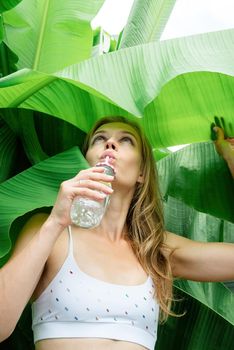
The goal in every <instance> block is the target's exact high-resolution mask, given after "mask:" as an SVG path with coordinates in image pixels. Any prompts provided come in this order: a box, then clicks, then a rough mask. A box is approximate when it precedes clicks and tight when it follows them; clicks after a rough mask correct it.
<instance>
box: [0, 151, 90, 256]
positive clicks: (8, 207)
mask: <svg viewBox="0 0 234 350" xmlns="http://www.w3.org/2000/svg"><path fill="white" fill-rule="evenodd" d="M86 167H87V162H86V161H85V159H84V158H83V156H82V155H81V153H80V151H79V148H78V147H74V148H72V149H71V150H68V151H65V152H64V153H60V154H58V155H57V156H55V157H52V158H49V159H46V160H44V161H42V162H40V163H38V164H37V165H35V166H33V167H31V168H30V169H28V170H25V171H24V172H22V173H20V174H18V175H16V176H15V177H13V178H11V179H10V180H8V181H5V182H4V183H2V184H1V185H0V197H1V202H0V207H1V209H2V210H1V223H0V237H1V238H0V240H1V244H0V257H3V256H4V255H5V254H6V253H7V252H8V251H9V250H10V248H11V240H10V237H9V230H10V226H11V224H12V223H13V222H14V220H16V219H17V218H18V217H21V216H22V215H24V214H27V213H28V212H31V211H33V210H35V209H37V208H41V207H50V206H53V203H54V200H55V198H56V194H57V191H58V188H59V185H60V183H61V182H62V181H64V180H66V179H68V178H70V177H72V176H74V175H75V174H76V173H77V172H78V171H79V170H81V169H83V168H86ZM15 230H16V232H17V225H16V226H15ZM16 232H13V233H12V235H13V236H12V237H13V240H14V237H15V234H16Z"/></svg>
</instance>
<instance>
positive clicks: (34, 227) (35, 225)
mask: <svg viewBox="0 0 234 350" xmlns="http://www.w3.org/2000/svg"><path fill="white" fill-rule="evenodd" d="M48 216H49V214H47V213H36V214H34V215H32V216H31V217H30V218H29V219H28V220H27V221H26V223H25V225H24V226H23V228H22V230H21V231H20V232H19V235H18V237H17V241H16V244H15V246H14V250H13V252H12V255H11V258H12V257H14V256H15V255H17V254H18V253H19V252H20V251H22V250H23V249H24V247H25V246H26V245H27V244H28V243H29V242H30V241H31V239H32V238H33V237H34V236H35V234H36V233H37V232H38V231H39V230H40V227H41V226H42V225H43V223H44V222H45V221H46V219H47V218H48Z"/></svg>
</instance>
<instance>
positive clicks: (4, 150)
mask: <svg viewBox="0 0 234 350" xmlns="http://www.w3.org/2000/svg"><path fill="white" fill-rule="evenodd" d="M17 145H18V142H17V138H16V135H15V134H14V133H13V132H12V130H11V129H10V128H9V127H8V125H7V124H6V123H5V122H4V121H3V119H2V118H1V117H0V164H1V171H0V182H3V181H5V180H6V179H8V178H9V177H10V176H12V175H13V172H12V169H13V168H14V165H15V162H16V159H17V158H16V156H17Z"/></svg>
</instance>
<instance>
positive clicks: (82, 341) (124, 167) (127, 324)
mask: <svg viewBox="0 0 234 350" xmlns="http://www.w3.org/2000/svg"><path fill="white" fill-rule="evenodd" d="M216 131H217V133H218V139H217V141H216V148H217V150H218V152H219V153H220V154H222V155H223V156H224V157H225V159H226V161H227V163H228V166H229V168H230V170H231V172H232V175H233V176H234V166H233V165H234V154H233V152H234V151H233V149H232V145H231V143H230V142H229V141H227V140H224V136H223V134H222V130H221V129H219V128H217V129H216ZM84 153H85V156H86V159H87V161H88V162H89V164H90V166H91V167H90V168H89V169H87V170H82V171H80V172H79V173H78V174H77V175H76V176H75V177H74V178H72V179H70V180H68V181H65V182H63V183H62V184H61V187H60V190H59V193H58V196H57V200H56V202H55V205H54V207H53V209H52V211H51V213H50V215H46V214H37V215H35V216H33V217H32V218H31V219H30V220H29V221H28V222H27V223H26V225H25V227H24V228H23V230H22V232H21V234H20V236H19V239H18V241H17V243H16V246H15V250H14V253H13V255H12V257H11V259H10V260H9V261H8V263H7V264H6V265H5V266H4V267H3V268H2V269H1V271H0V300H1V301H3V300H4V302H2V303H1V304H2V305H1V310H0V339H1V340H3V339H5V338H6V337H8V336H9V335H10V333H11V332H12V331H13V329H14V327H15V325H16V323H17V321H18V319H19V317H20V315H21V313H22V311H23V309H24V307H25V305H26V303H27V302H28V301H29V299H31V300H32V302H33V304H32V310H33V331H34V341H35V344H36V349H37V350H47V349H50V350H52V349H56V350H60V349H63V350H71V349H77V350H86V349H93V350H100V349H102V350H103V349H112V350H115V349H116V350H140V349H141V350H142V349H154V345H155V342H156V330H157V324H158V319H159V308H160V310H161V319H164V320H165V319H166V317H167V315H168V314H170V303H171V300H172V278H173V277H180V278H186V279H191V280H196V281H225V280H231V279H234V270H233V264H234V245H233V244H220V243H200V242H194V241H191V240H188V239H186V238H183V237H180V236H177V235H175V234H173V233H170V232H165V230H164V223H163V215H162V208H161V203H160V195H159V191H158V185H157V182H156V181H157V174H156V172H155V169H154V160H153V157H152V153H151V149H150V146H149V145H148V143H147V141H146V139H145V137H144V136H143V135H142V132H141V130H140V129H139V127H138V126H136V125H135V124H134V123H131V122H129V121H127V120H125V119H124V118H122V117H113V118H111V117H109V118H104V119H102V120H100V121H99V122H98V123H97V124H96V125H95V127H94V128H93V130H92V131H91V132H90V134H89V136H88V138H87V142H86V144H85V149H84ZM106 156H108V157H109V158H110V161H111V163H112V165H113V167H114V168H115V172H116V174H115V177H111V176H109V175H106V174H104V172H103V171H104V169H103V168H102V167H95V164H97V163H98V162H100V161H102V160H103V159H104V158H105V157H106ZM105 182H106V183H107V182H108V183H109V182H111V183H112V189H111V188H110V187H108V186H107V185H106V184H105ZM106 195H111V200H110V204H109V206H108V208H107V211H106V213H105V216H104V218H103V220H102V222H101V224H100V225H99V226H98V227H95V228H92V229H88V230H87V229H82V228H79V227H75V226H73V225H72V224H71V220H70V208H71V204H72V201H73V199H74V198H75V197H77V196H83V197H88V198H91V199H94V200H97V201H102V200H103V198H104V197H105V196H106ZM217 261H218V262H219V264H217ZM16 293H17V294H16ZM1 315H4V319H1V317H2V316H1Z"/></svg>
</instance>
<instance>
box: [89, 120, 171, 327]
mask: <svg viewBox="0 0 234 350" xmlns="http://www.w3.org/2000/svg"><path fill="white" fill-rule="evenodd" d="M114 122H121V123H125V124H128V125H130V126H132V127H133V128H134V129H135V130H136V132H137V133H138V135H139V137H140V139H141V157H142V162H141V163H142V168H141V170H142V175H143V179H144V182H143V183H137V185H136V189H135V192H134V195H133V198H132V201H131V204H130V207H129V210H128V214H127V219H126V224H127V228H128V239H129V240H130V242H131V245H132V248H133V251H134V253H135V255H136V256H137V258H138V259H139V262H140V263H141V265H142V267H143V268H144V270H145V271H146V272H147V273H148V274H149V275H150V276H151V278H152V280H153V282H154V284H155V286H156V288H155V298H156V299H157V301H158V303H159V305H160V310H161V312H160V320H161V321H165V320H166V319H167V317H168V315H174V313H173V312H171V311H170V308H171V302H172V300H173V297H172V273H171V268H170V264H169V261H168V260H167V258H166V257H165V256H164V255H163V254H162V248H163V247H164V241H165V229H164V217H163V208H162V201H161V194H160V190H159V185H158V174H157V169H156V164H155V160H154V157H153V153H152V149H151V146H150V144H149V142H148V140H147V139H146V137H145V135H144V134H143V131H142V130H141V128H140V126H139V125H138V124H136V123H135V122H133V121H130V120H128V119H126V118H124V117H122V116H110V117H104V118H102V119H100V120H98V121H97V123H96V124H95V125H94V127H93V128H92V130H91V131H90V132H89V134H88V135H87V137H86V140H85V142H84V146H83V153H84V154H86V152H87V150H88V148H89V144H90V139H91V137H92V135H93V134H94V132H95V131H96V130H97V129H98V128H99V127H100V126H102V125H104V124H109V123H114Z"/></svg>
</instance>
